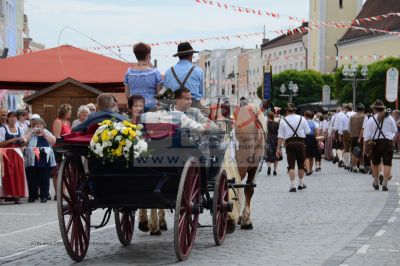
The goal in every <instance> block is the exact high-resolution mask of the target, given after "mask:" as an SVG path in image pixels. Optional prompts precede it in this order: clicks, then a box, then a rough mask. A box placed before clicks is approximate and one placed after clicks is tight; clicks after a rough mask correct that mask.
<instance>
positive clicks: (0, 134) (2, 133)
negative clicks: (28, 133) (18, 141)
mask: <svg viewBox="0 0 400 266" xmlns="http://www.w3.org/2000/svg"><path fill="white" fill-rule="evenodd" d="M6 128H7V131H8V134H10V135H14V136H15V137H17V135H18V130H19V132H20V133H21V135H20V137H21V138H22V137H23V136H24V134H25V133H24V130H23V129H22V128H20V127H18V126H16V128H17V133H11V132H10V129H9V128H8V125H5V126H4V127H0V142H3V141H6Z"/></svg>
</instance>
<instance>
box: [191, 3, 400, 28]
mask: <svg viewBox="0 0 400 266" xmlns="http://www.w3.org/2000/svg"><path fill="white" fill-rule="evenodd" d="M192 1H195V2H196V3H198V4H204V5H208V6H213V7H218V8H220V9H224V10H230V11H234V12H238V13H242V14H250V15H257V16H268V17H272V18H276V19H281V18H282V17H288V18H289V20H292V21H297V22H300V23H304V22H308V20H307V19H305V18H299V17H296V16H290V15H281V14H279V13H278V12H273V11H270V10H260V9H256V8H251V7H244V6H237V5H232V4H228V3H224V2H221V1H215V0H192ZM393 16H397V17H400V12H391V13H387V14H382V15H377V16H371V17H365V18H359V19H353V20H339V21H310V23H311V24H313V25H315V26H324V25H325V26H328V25H330V26H335V25H347V26H356V25H359V26H360V25H361V23H366V22H372V21H380V20H384V19H388V18H390V17H393Z"/></svg>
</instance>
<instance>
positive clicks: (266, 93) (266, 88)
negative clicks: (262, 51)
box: [263, 72, 272, 101]
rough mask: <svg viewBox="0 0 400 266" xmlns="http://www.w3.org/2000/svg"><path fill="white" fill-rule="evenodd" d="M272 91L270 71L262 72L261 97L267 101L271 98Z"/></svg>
mask: <svg viewBox="0 0 400 266" xmlns="http://www.w3.org/2000/svg"><path fill="white" fill-rule="evenodd" d="M271 91H272V73H271V72H264V81H263V99H264V100H267V101H269V100H270V99H271Z"/></svg>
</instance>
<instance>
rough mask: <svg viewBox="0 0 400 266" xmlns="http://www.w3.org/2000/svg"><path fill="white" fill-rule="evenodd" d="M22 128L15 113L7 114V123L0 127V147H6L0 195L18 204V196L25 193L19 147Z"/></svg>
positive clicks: (23, 172)
mask: <svg viewBox="0 0 400 266" xmlns="http://www.w3.org/2000/svg"><path fill="white" fill-rule="evenodd" d="M23 136H24V130H23V129H22V128H20V127H18V126H17V114H16V113H15V112H9V113H8V114H7V124H6V125H4V126H2V127H0V148H6V149H5V152H4V154H3V162H4V164H3V165H4V175H3V178H2V191H1V192H2V193H0V194H1V195H0V197H6V198H11V199H14V202H15V204H20V203H21V202H20V198H22V197H25V195H26V189H25V187H26V183H25V171H24V158H23V154H22V151H21V149H20V147H21V146H22V145H23V144H24V143H25V139H24V137H23Z"/></svg>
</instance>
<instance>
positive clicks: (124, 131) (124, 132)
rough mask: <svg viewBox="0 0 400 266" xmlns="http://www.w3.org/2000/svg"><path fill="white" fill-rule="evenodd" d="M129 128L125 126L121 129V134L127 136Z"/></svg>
mask: <svg viewBox="0 0 400 266" xmlns="http://www.w3.org/2000/svg"><path fill="white" fill-rule="evenodd" d="M129 130H131V129H130V128H128V127H126V128H124V129H123V130H122V134H124V135H125V136H128V134H129Z"/></svg>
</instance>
